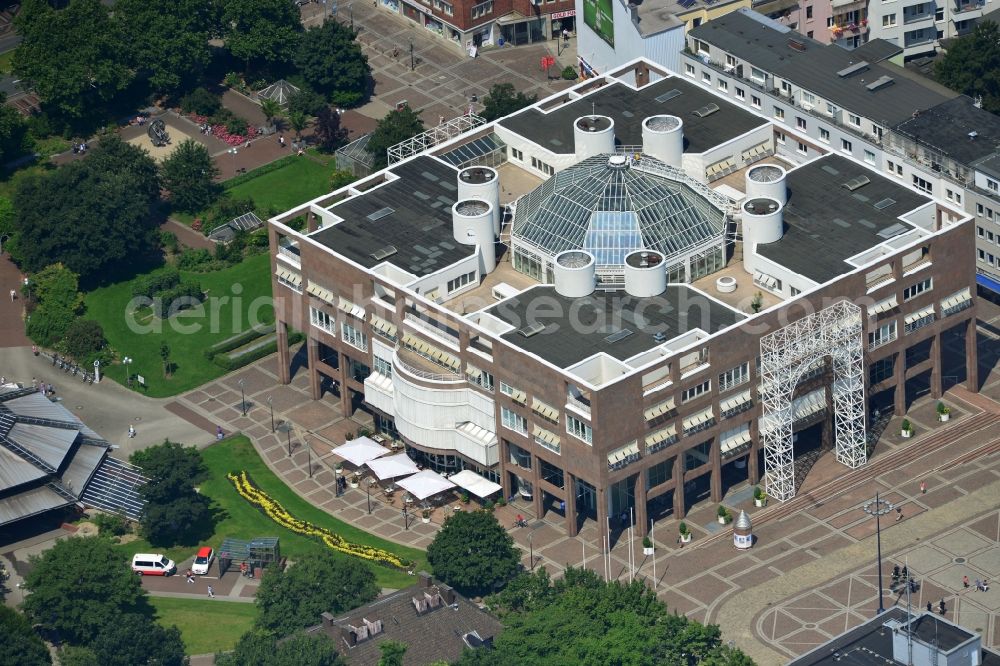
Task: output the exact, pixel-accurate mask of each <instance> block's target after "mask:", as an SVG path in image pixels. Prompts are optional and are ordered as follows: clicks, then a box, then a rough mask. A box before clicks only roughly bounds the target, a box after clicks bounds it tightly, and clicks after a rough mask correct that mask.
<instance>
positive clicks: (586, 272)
mask: <svg viewBox="0 0 1000 666" xmlns="http://www.w3.org/2000/svg"><path fill="white" fill-rule="evenodd" d="M553 273H554V275H555V281H556V293H558V294H559V295H561V296H566V297H567V298H580V297H583V296H589V295H590V294H592V293H593V292H594V287H596V286H597V262H596V261H595V260H594V255H592V254H591V253H589V252H585V251H583V250H566V251H565V252H560V253H559V254H557V255H556V258H555V261H554V262H553Z"/></svg>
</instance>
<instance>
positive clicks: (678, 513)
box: [674, 452, 684, 520]
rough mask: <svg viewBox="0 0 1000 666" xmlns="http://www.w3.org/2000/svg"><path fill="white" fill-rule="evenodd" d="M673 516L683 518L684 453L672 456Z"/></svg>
mask: <svg viewBox="0 0 1000 666" xmlns="http://www.w3.org/2000/svg"><path fill="white" fill-rule="evenodd" d="M674 478H675V479H677V481H676V482H675V483H674V518H676V519H677V520H683V519H684V453H683V452H681V453H678V454H677V457H676V458H674Z"/></svg>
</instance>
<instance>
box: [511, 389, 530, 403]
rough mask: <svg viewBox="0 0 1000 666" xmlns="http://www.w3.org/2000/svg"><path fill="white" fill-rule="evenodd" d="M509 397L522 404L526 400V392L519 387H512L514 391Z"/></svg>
mask: <svg viewBox="0 0 1000 666" xmlns="http://www.w3.org/2000/svg"><path fill="white" fill-rule="evenodd" d="M510 398H511V400H513V401H514V402H519V403H521V404H522V405H523V404H525V403H526V402H527V401H528V394H527V393H525V392H524V391H521V390H519V389H514V391H513V392H512V393H511V394H510Z"/></svg>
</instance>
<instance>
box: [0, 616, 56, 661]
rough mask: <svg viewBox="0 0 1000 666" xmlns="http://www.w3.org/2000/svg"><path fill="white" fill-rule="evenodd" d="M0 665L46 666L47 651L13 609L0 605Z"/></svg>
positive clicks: (49, 659)
mask: <svg viewBox="0 0 1000 666" xmlns="http://www.w3.org/2000/svg"><path fill="white" fill-rule="evenodd" d="M0 636H3V640H0V664H18V666H48V664H51V663H52V658H51V657H50V656H49V649H48V648H47V647H45V643H43V642H42V639H41V638H39V637H38V634H36V633H35V630H34V629H32V628H31V623H30V622H28V620H27V619H25V617H24V616H23V615H21V614H20V613H18V612H17V611H16V610H14V609H13V608H8V607H7V606H4V605H3V604H2V603H0Z"/></svg>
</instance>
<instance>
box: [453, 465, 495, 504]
mask: <svg viewBox="0 0 1000 666" xmlns="http://www.w3.org/2000/svg"><path fill="white" fill-rule="evenodd" d="M448 480H449V481H451V482H453V483H454V484H455V485H457V486H459V487H460V488H464V489H465V490H468V491H469V492H470V493H472V494H473V495H475V496H476V497H481V498H483V499H485V498H487V497H489V496H490V495H492V494H493V493H495V492H499V491H500V490H503V486H501V485H500V484H499V483H493V482H492V481H490V480H489V479H486V478H483V477H481V476H479V475H478V474H476V473H475V472H473V471H472V470H471V469H463V470H462V471H461V472H459V473H458V474H452V475H451V476H449V477H448Z"/></svg>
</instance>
